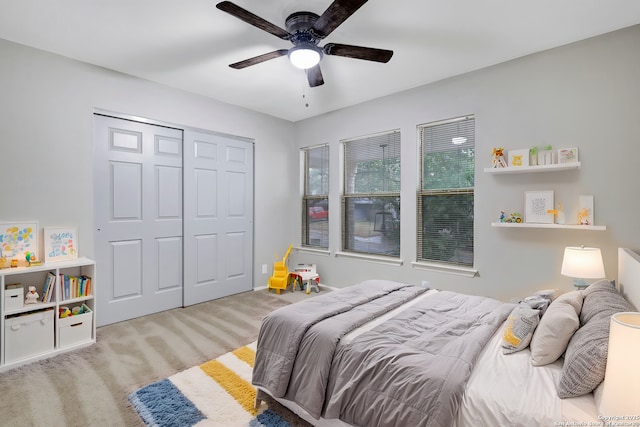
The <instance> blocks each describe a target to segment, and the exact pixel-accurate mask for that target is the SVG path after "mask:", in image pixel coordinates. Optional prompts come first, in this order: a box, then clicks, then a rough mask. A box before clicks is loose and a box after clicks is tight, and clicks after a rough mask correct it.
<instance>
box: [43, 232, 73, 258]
mask: <svg viewBox="0 0 640 427" xmlns="http://www.w3.org/2000/svg"><path fill="white" fill-rule="evenodd" d="M76 258H78V229H77V228H75V227H45V229H44V260H45V262H56V261H65V260H70V259H76Z"/></svg>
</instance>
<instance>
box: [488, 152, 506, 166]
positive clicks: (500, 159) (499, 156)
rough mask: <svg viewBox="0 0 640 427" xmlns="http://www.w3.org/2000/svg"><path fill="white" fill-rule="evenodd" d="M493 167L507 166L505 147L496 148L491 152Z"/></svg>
mask: <svg viewBox="0 0 640 427" xmlns="http://www.w3.org/2000/svg"><path fill="white" fill-rule="evenodd" d="M491 167H493V168H506V167H507V161H506V160H505V159H504V148H502V147H498V148H494V149H493V151H492V152H491Z"/></svg>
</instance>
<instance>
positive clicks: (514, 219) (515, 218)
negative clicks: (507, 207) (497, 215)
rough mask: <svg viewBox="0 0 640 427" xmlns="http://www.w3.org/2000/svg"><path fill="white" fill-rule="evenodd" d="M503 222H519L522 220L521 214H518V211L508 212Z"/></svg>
mask: <svg viewBox="0 0 640 427" xmlns="http://www.w3.org/2000/svg"><path fill="white" fill-rule="evenodd" d="M505 222H515V223H518V224H519V223H521V222H522V215H520V212H512V213H510V214H509V218H507V219H506V220H505Z"/></svg>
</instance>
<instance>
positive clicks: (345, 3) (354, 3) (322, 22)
mask: <svg viewBox="0 0 640 427" xmlns="http://www.w3.org/2000/svg"><path fill="white" fill-rule="evenodd" d="M366 2H367V0H335V1H334V2H333V3H331V4H330V5H329V7H328V8H327V10H325V11H324V13H323V14H322V15H320V17H319V18H318V20H317V21H316V22H315V24H313V27H312V28H311V31H312V32H313V33H314V34H315V35H316V36H317V37H318V38H320V39H323V38H325V37H327V36H328V35H329V34H331V32H332V31H333V30H335V29H336V28H338V26H339V25H340V24H342V23H343V22H344V21H346V20H347V18H348V17H350V16H351V15H353V13H354V12H355V11H356V10H358V9H360V7H361V6H362V5H363V4H365V3H366Z"/></svg>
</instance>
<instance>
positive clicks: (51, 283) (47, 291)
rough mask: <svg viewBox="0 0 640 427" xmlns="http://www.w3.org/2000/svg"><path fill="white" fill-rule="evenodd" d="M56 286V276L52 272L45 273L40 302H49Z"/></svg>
mask: <svg viewBox="0 0 640 427" xmlns="http://www.w3.org/2000/svg"><path fill="white" fill-rule="evenodd" d="M55 286H56V275H55V274H53V273H52V272H48V273H47V277H46V278H45V279H44V288H43V291H42V302H44V303H47V302H51V299H52V296H53V292H54V290H55Z"/></svg>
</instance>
